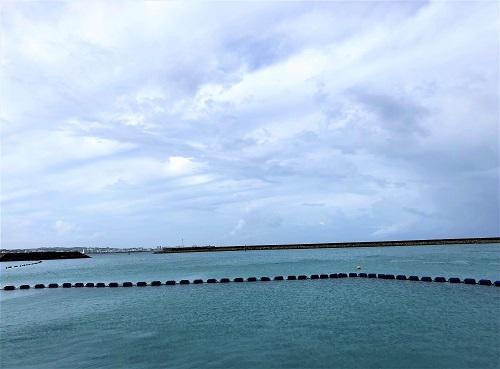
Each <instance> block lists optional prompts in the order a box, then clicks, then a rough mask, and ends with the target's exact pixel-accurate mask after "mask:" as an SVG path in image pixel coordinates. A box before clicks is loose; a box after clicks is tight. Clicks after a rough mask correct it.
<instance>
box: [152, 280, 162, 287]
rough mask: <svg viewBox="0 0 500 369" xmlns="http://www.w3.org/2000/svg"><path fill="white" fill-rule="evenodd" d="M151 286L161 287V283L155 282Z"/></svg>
mask: <svg viewBox="0 0 500 369" xmlns="http://www.w3.org/2000/svg"><path fill="white" fill-rule="evenodd" d="M151 286H161V281H153V282H151Z"/></svg>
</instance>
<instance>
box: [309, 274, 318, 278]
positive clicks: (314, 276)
mask: <svg viewBox="0 0 500 369" xmlns="http://www.w3.org/2000/svg"><path fill="white" fill-rule="evenodd" d="M311 279H319V275H317V274H311Z"/></svg>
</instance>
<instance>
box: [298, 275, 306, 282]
mask: <svg viewBox="0 0 500 369" xmlns="http://www.w3.org/2000/svg"><path fill="white" fill-rule="evenodd" d="M297 279H298V280H299V281H304V280H306V279H307V275H303V274H301V275H298V276H297Z"/></svg>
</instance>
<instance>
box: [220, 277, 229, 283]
mask: <svg viewBox="0 0 500 369" xmlns="http://www.w3.org/2000/svg"><path fill="white" fill-rule="evenodd" d="M229 282H230V280H229V278H221V279H220V283H229Z"/></svg>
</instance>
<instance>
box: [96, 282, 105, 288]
mask: <svg viewBox="0 0 500 369" xmlns="http://www.w3.org/2000/svg"><path fill="white" fill-rule="evenodd" d="M95 286H96V287H99V288H102V287H106V284H105V283H102V282H98V283H97V284H96V285H95Z"/></svg>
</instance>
